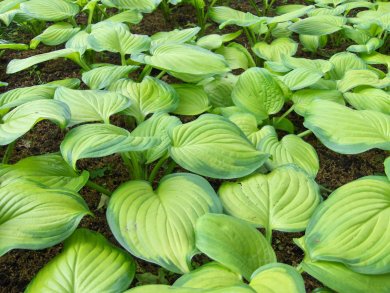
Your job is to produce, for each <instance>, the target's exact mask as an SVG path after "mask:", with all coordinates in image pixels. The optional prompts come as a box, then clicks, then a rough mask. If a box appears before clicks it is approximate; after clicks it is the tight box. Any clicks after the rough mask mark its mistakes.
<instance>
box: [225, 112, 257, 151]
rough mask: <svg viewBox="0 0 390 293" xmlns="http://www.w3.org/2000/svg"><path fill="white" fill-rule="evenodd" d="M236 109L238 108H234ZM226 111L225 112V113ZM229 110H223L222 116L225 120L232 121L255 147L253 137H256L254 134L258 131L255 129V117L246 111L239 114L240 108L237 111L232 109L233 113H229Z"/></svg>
mask: <svg viewBox="0 0 390 293" xmlns="http://www.w3.org/2000/svg"><path fill="white" fill-rule="evenodd" d="M234 108H238V107H234ZM226 110H227V111H226ZM229 110H230V109H226V108H225V109H223V110H222V115H223V116H224V117H226V118H228V119H229V120H230V121H232V122H233V123H234V124H236V125H237V126H238V127H239V128H240V129H241V130H242V132H243V133H244V134H245V135H246V136H247V137H248V138H249V140H250V141H251V142H252V143H253V144H254V145H255V146H256V145H257V144H256V140H255V139H254V137H255V136H256V135H255V133H256V132H257V131H259V129H258V128H257V124H258V123H257V120H256V117H255V115H253V114H251V113H248V112H246V111H243V112H239V111H240V108H238V109H232V110H233V111H232V112H233V113H229Z"/></svg>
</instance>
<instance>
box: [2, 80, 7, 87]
mask: <svg viewBox="0 0 390 293" xmlns="http://www.w3.org/2000/svg"><path fill="white" fill-rule="evenodd" d="M7 85H8V83H6V82H3V81H0V86H7Z"/></svg>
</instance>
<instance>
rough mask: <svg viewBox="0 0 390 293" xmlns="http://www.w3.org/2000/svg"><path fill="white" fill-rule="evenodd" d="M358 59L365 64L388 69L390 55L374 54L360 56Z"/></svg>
mask: <svg viewBox="0 0 390 293" xmlns="http://www.w3.org/2000/svg"><path fill="white" fill-rule="evenodd" d="M360 57H361V58H362V59H363V60H364V61H365V62H366V63H367V64H383V65H385V66H387V68H389V67H390V55H386V54H381V53H378V52H374V53H372V54H360Z"/></svg>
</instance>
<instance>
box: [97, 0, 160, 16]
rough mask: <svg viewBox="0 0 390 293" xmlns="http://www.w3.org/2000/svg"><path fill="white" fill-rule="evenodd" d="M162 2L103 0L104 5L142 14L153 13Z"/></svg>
mask: <svg viewBox="0 0 390 293" xmlns="http://www.w3.org/2000/svg"><path fill="white" fill-rule="evenodd" d="M160 2H161V0H103V1H102V3H103V4H105V5H107V6H109V7H116V8H119V9H132V10H138V11H141V12H146V13H149V12H152V11H153V10H155V9H156V8H157V6H158V5H159V4H160Z"/></svg>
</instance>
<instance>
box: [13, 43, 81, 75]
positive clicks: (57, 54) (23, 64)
mask: <svg viewBox="0 0 390 293" xmlns="http://www.w3.org/2000/svg"><path fill="white" fill-rule="evenodd" d="M61 57H62V58H69V59H77V58H80V54H79V53H78V51H77V50H74V49H61V50H58V51H52V52H48V53H43V54H38V55H35V56H31V57H28V58H25V59H13V60H11V62H9V63H8V66H7V74H11V73H16V72H19V71H22V70H24V69H26V68H29V67H31V66H33V65H36V64H38V63H42V62H46V61H49V60H53V59H57V58H61Z"/></svg>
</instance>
